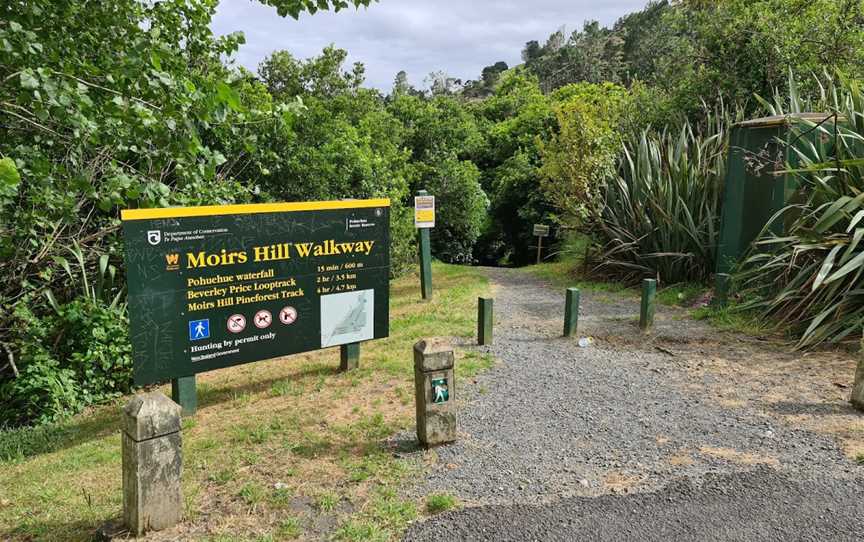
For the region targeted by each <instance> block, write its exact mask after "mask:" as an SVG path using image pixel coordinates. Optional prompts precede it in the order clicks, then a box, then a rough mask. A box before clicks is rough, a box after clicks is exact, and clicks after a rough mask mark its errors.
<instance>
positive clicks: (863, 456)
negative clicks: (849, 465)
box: [855, 453, 864, 465]
mask: <svg viewBox="0 0 864 542" xmlns="http://www.w3.org/2000/svg"><path fill="white" fill-rule="evenodd" d="M855 462H856V463H858V464H859V465H864V453H860V454H858V455H856V456H855Z"/></svg>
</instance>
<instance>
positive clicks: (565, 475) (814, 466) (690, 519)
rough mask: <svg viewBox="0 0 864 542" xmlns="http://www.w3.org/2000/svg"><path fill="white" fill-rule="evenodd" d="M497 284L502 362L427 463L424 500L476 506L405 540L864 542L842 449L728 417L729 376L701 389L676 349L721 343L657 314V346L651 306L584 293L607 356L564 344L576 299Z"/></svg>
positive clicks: (753, 412)
mask: <svg viewBox="0 0 864 542" xmlns="http://www.w3.org/2000/svg"><path fill="white" fill-rule="evenodd" d="M488 272H489V275H490V277H491V278H492V280H493V283H494V285H495V313H496V327H495V344H494V346H493V347H491V348H488V349H487V348H478V350H481V351H489V352H491V353H492V354H493V355H494V356H495V357H496V359H498V360H499V361H500V362H499V363H498V364H496V366H495V367H494V368H493V369H492V370H490V371H488V372H486V373H484V374H483V375H481V376H480V377H479V378H478V379H477V380H476V381H475V383H470V384H467V385H466V384H464V383H462V384H461V385H460V387H459V391H460V393H461V394H462V396H461V398H460V400H461V404H460V418H459V424H460V432H461V433H462V434H461V438H460V440H459V441H458V442H457V443H454V444H452V445H449V446H444V447H440V448H437V449H435V450H434V451H431V452H427V453H426V454H425V455H424V456H423V457H424V459H425V460H426V461H427V462H432V463H433V465H432V469H431V472H430V474H429V476H428V478H427V479H426V480H425V481H424V482H423V483H422V484H420V485H418V486H417V487H415V488H413V490H412V491H413V492H414V493H415V494H416V495H426V494H429V493H435V492H446V493H451V494H454V495H456V496H458V497H459V498H460V499H461V500H462V501H463V503H464V504H465V505H466V506H467V507H466V508H464V509H463V510H460V511H457V512H451V513H449V514H444V515H441V516H437V517H435V518H432V519H430V520H427V521H425V522H420V523H417V524H415V525H413V526H412V528H411V529H410V530H409V532H408V533H407V535H406V540H432V539H433V538H434V539H449V540H454V539H455V540H483V539H496V540H497V539H520V540H524V539H531V540H534V539H536V540H548V539H574V538H578V539H586V540H616V539H623V538H629V539H633V540H765V539H779V538H785V539H792V540H819V539H821V540H853V539H855V540H864V530H862V529H861V528H860V517H861V516H862V514H864V497H862V496H864V486H862V478H864V469H862V467H860V466H857V465H855V464H854V463H853V462H852V461H850V460H849V459H848V458H847V457H846V456H845V455H844V453H843V451H842V450H841V448H840V447H839V446H838V444H837V442H836V441H835V439H834V438H832V437H831V436H828V435H825V434H819V433H815V432H812V431H810V430H807V429H804V428H800V427H796V426H794V425H790V424H787V423H783V421H782V420H780V419H778V418H777V417H775V416H769V415H766V414H765V413H764V412H763V411H762V410H760V409H757V408H755V407H753V406H751V405H750V404H749V403H747V402H744V403H743V404H741V405H736V406H735V407H730V406H728V405H724V404H723V403H722V401H718V400H717V399H716V397H715V396H714V394H708V393H707V392H706V391H705V390H707V389H709V388H711V387H712V385H713V384H717V383H716V382H713V383H712V382H711V380H712V379H714V380H717V379H722V378H721V377H718V376H716V375H712V374H707V373H706V374H699V376H698V378H697V379H696V380H694V375H693V372H692V371H691V370H690V368H691V367H690V360H691V358H689V357H688V356H686V355H676V352H675V351H673V350H672V349H673V348H674V349H676V350H679V351H681V352H691V351H694V350H697V351H698V350H699V349H700V348H706V347H707V346H706V345H709V344H713V343H716V342H717V336H718V334H717V333H716V332H715V331H713V330H711V329H709V328H707V327H706V326H705V325H704V324H701V323H699V322H694V321H692V320H689V319H684V318H681V315H680V313H679V312H677V311H674V310H672V309H658V317H657V320H656V321H657V325H656V329H655V331H654V332H653V333H652V334H651V335H649V336H647V337H646V336H643V335H642V334H640V333H639V332H638V329H637V327H636V324H635V318H634V317H635V316H636V315H638V299H637V298H633V297H629V296H626V295H620V294H606V293H591V292H583V293H582V316H581V317H580V333H581V334H583V335H590V336H593V337H595V342H594V343H593V344H592V345H591V346H589V347H587V348H579V347H578V346H577V344H576V342H575V341H573V340H567V339H563V338H561V337H560V335H561V326H562V322H561V315H563V292H559V291H558V290H557V289H552V288H549V287H547V286H544V285H543V284H542V283H540V282H539V281H537V280H535V279H533V278H531V277H530V275H527V274H526V273H525V272H523V271H518V270H506V269H490V270H489V271H488ZM670 345H671V346H670ZM721 346H722V347H724V348H727V350H728V349H732V350H731V351H732V352H733V355H734V352H735V350H734V349H735V348H741V352H742V355H747V354H746V353H747V352H748V351H750V350H752V348H751V347H750V346H748V345H744V346H741V345H740V343H739V342H736V341H732V342H730V343H729V344H725V345H721ZM715 347H716V346H715ZM760 348H762V349H763V350H764V347H760ZM778 355H779V354H778ZM694 382H695V384H694ZM697 384H698V385H697ZM720 384H722V382H720ZM712 389H713V388H712ZM838 408H842V407H839V406H838ZM850 415H854V414H850ZM730 518H734V519H730ZM832 533H833V534H832Z"/></svg>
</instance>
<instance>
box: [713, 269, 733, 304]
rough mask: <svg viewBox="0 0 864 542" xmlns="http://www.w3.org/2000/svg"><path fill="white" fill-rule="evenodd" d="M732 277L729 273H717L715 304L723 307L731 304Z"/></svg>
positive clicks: (715, 279)
mask: <svg viewBox="0 0 864 542" xmlns="http://www.w3.org/2000/svg"><path fill="white" fill-rule="evenodd" d="M731 282H732V277H731V276H730V275H729V274H728V273H717V276H716V277H715V278H714V306H716V307H717V308H723V307H725V306H726V305H728V304H729V287H730V286H731Z"/></svg>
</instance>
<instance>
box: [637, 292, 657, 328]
mask: <svg viewBox="0 0 864 542" xmlns="http://www.w3.org/2000/svg"><path fill="white" fill-rule="evenodd" d="M656 295H657V281H656V280H654V279H645V280H643V281H642V310H641V311H640V314H639V327H640V328H641V329H642V331H648V330H649V329H651V327H653V326H654V298H655V296H656Z"/></svg>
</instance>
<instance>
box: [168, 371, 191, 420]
mask: <svg viewBox="0 0 864 542" xmlns="http://www.w3.org/2000/svg"><path fill="white" fill-rule="evenodd" d="M171 399H172V400H173V401H174V402H175V403H177V404H178V405H180V406H181V407H182V408H183V415H184V416H193V415H194V414H195V412H197V411H198V391H197V389H196V387H195V375H192V376H181V377H180V378H175V379H173V380H171Z"/></svg>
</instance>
